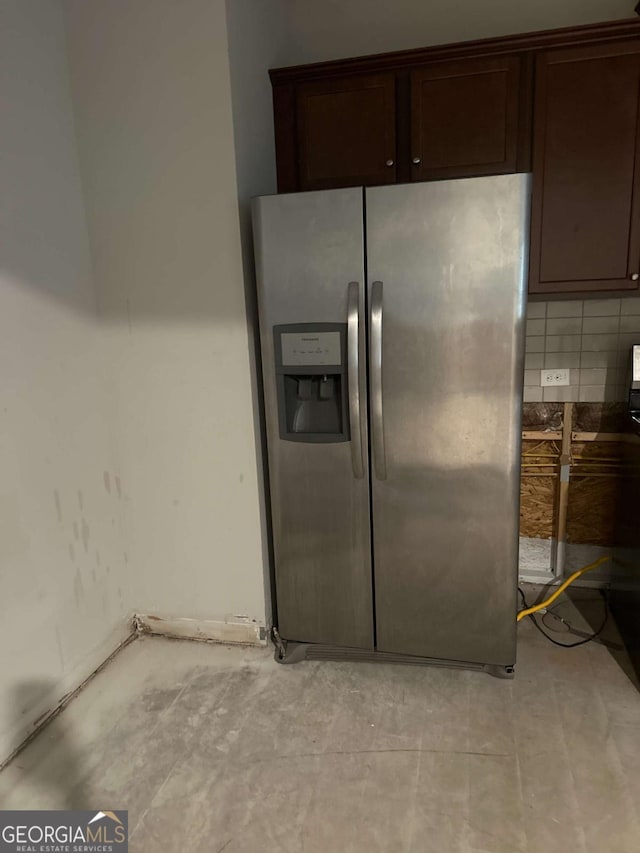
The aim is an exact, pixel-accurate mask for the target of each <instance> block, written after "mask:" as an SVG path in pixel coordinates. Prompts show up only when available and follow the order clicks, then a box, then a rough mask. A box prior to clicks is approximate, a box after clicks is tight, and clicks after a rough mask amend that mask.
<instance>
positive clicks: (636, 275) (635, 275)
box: [631, 272, 640, 281]
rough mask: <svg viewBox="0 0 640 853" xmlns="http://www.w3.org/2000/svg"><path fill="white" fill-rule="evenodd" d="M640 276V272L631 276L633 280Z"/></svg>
mask: <svg viewBox="0 0 640 853" xmlns="http://www.w3.org/2000/svg"><path fill="white" fill-rule="evenodd" d="M639 278H640V274H638V273H637V272H634V273H633V274H632V276H631V281H637V280H638V279H639Z"/></svg>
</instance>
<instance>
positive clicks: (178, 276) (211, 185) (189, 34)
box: [65, 0, 265, 624]
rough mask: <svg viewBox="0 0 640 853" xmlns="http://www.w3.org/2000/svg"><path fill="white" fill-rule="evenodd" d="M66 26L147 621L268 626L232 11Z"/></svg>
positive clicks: (175, 6)
mask: <svg viewBox="0 0 640 853" xmlns="http://www.w3.org/2000/svg"><path fill="white" fill-rule="evenodd" d="M65 9H66V13H67V33H68V45H69V59H70V66H71V79H72V90H73V94H74V105H75V111H76V122H77V132H78V144H79V150H80V160H81V168H82V175H83V181H84V190H85V197H86V200H87V211H88V220H89V230H90V235H91V243H92V251H93V262H94V269H95V275H96V281H97V286H98V290H99V297H100V310H101V314H102V317H103V319H104V322H105V324H106V328H107V334H108V338H109V344H110V355H109V360H110V364H111V366H112V368H113V370H112V379H111V382H112V393H113V400H114V417H115V425H116V427H115V430H116V440H117V447H118V453H119V458H120V462H121V467H122V470H123V471H125V472H126V479H125V480H124V481H123V489H124V505H125V509H126V514H125V522H126V541H127V550H128V554H129V561H130V565H131V568H132V575H133V583H134V595H133V598H132V605H133V606H134V608H135V609H137V610H142V611H143V612H146V613H155V614H163V615H168V616H178V617H194V618H198V619H207V620H213V621H214V622H221V623H222V622H224V621H226V620H228V621H232V622H233V621H239V622H243V621H247V622H248V623H251V624H253V623H252V620H256V624H264V620H265V599H264V585H263V584H264V576H263V555H262V543H261V534H260V515H259V484H258V470H257V464H256V449H255V434H254V422H253V409H252V394H251V390H252V389H251V381H250V365H249V340H248V333H247V324H246V317H245V302H244V294H243V278H242V261H241V252H240V236H239V225H238V205H237V194H236V177H235V158H234V145H233V126H232V113H231V94H230V80H229V60H228V48H227V31H226V20H225V4H224V0H188V2H185V3H177V2H175V0H109V2H107V0H94V2H89V3H87V2H86V0H67V2H66V3H65Z"/></svg>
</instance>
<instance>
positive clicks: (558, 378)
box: [540, 369, 569, 385]
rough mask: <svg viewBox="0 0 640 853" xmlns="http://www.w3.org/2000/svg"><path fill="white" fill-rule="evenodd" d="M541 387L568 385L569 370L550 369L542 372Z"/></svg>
mask: <svg viewBox="0 0 640 853" xmlns="http://www.w3.org/2000/svg"><path fill="white" fill-rule="evenodd" d="M540 384H541V385H568V384H569V370H568V369H564V370H558V369H553V370H552V369H548V370H541V371H540Z"/></svg>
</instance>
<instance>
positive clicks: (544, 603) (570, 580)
mask: <svg viewBox="0 0 640 853" xmlns="http://www.w3.org/2000/svg"><path fill="white" fill-rule="evenodd" d="M610 559H611V557H610V556H607V557H600V559H599V560H596V561H595V563H589V565H588V566H584V567H583V568H582V569H578V571H577V572H574V573H573V574H572V575H570V576H569V577H568V578H567V579H566V581H565V582H564V583H562V584H560V586H559V587H558V589H557V590H556V591H555V592H554V593H553V594H552V595H550V596H549V598H546V599H545V600H544V601H542V602H541V603H540V604H535V605H534V606H533V607H527V609H526V610H520V611H519V612H518V615H517V616H516V620H517V621H518V622H519V621H520V620H521V619H524V617H525V616H530V615H531V614H532V613H536V612H537V611H538V610H542V609H543V608H545V607H548V606H549V605H550V604H551V603H552V602H554V601H555V600H556V598H557V597H558V596H559V595H561V594H562V593H563V592H564V591H565V589H566V588H567V587H568V586H570V585H571V584H572V583H573V582H574V581H575V580H577V579H578V578H579V577H580V575H583V574H584V573H585V572H590V571H591V570H592V569H597V568H598V566H601V565H602V564H603V563H606V562H607V560H610Z"/></svg>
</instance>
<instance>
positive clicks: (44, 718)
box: [0, 631, 138, 771]
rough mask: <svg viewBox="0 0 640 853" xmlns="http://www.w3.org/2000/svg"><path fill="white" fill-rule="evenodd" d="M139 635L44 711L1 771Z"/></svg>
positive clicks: (121, 644)
mask: <svg viewBox="0 0 640 853" xmlns="http://www.w3.org/2000/svg"><path fill="white" fill-rule="evenodd" d="M137 636H138V635H137V634H136V633H135V631H133V632H132V633H130V634H128V635H127V636H126V637H125V638H124V639H123V640H121V641H120V642H119V643H118V645H117V646H116V647H115V649H113V651H112V652H111V653H110V654H108V655H107V657H106V658H105V659H104V660H103V661H102V662H101V663H100V664H99V665H98V666H97V667H96V668H95V669H93V670H92V671H91V672H90V673H89V675H87V676H86V677H85V678H83V679H82V681H81V682H80V683H79V684H78V685H77V686H76V687H74V688H73V689H71V690H68V691H67V692H66V693H65V694H64V695H63V696H62V697H61V698H60V699H59V700H58V701H57V702H56V703H55V704H54V705H53V706H52V707H51V708H49V709H48V710H46V711H44V712H43V713H42V714H40V716H39V717H38V718H37V719H36V720H34V722H33V723H32V724H31V731H30V732H29V733H28V734H26V735H25V736H24V737H23V738H22V740H21V741H20V742H19V744H18V746H17V747H16V748H15V749H14V750H12V752H10V753H9V755H7V757H6V758H0V771H2V770H4V768H5V767H7V766H8V765H9V764H11V762H12V761H13V759H14V758H15V757H16V756H17V755H19V754H20V753H21V752H22V750H23V749H24V748H25V747H26V746H28V745H29V744H30V743H31V741H32V740H34V739H35V738H36V737H37V736H38V735H39V734H40V732H41V731H42V730H43V729H44V728H46V726H48V725H49V723H51V722H52V721H53V720H55V718H56V717H57V716H58V714H60V712H61V711H64V709H65V708H66V707H67V705H68V704H69V702H71V700H72V699H75V698H76V696H77V695H78V694H79V693H80V691H81V690H84V688H85V687H86V686H87V685H88V684H89V682H91V681H93V679H94V678H95V677H96V675H99V674H100V673H101V672H102V670H103V669H104V668H105V667H106V666H107V665H108V664H110V663H111V661H112V660H114V658H115V657H116V656H117V655H119V654H120V652H121V651H122V650H123V649H125V648H126V647H127V646H128V645H129V644H130V643H132V642H133V641H134V640H136V639H137Z"/></svg>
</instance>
